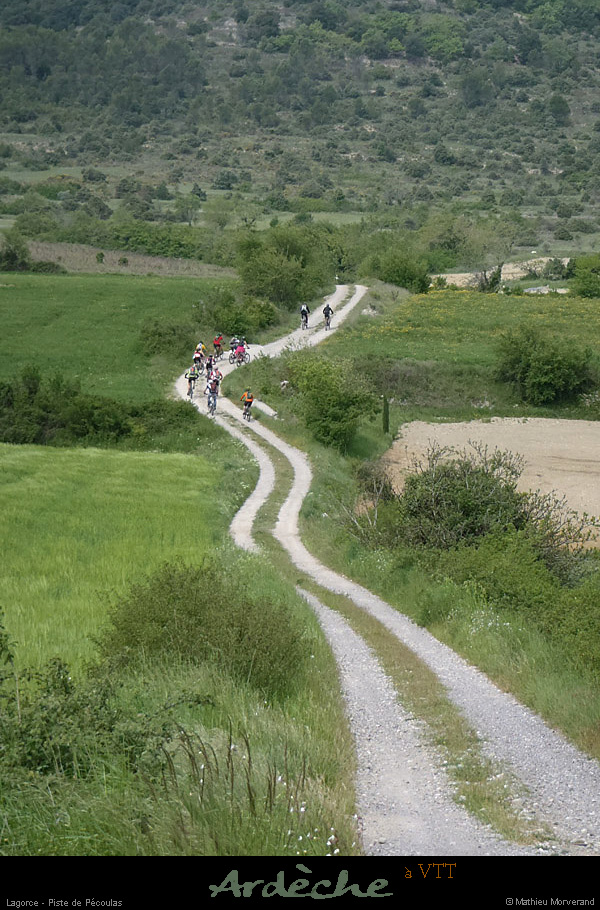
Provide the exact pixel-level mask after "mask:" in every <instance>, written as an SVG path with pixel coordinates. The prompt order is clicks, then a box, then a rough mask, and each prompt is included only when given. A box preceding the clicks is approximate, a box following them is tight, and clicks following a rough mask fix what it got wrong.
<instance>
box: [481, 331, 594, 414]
mask: <svg viewBox="0 0 600 910" xmlns="http://www.w3.org/2000/svg"><path fill="white" fill-rule="evenodd" d="M590 364H591V351H590V350H587V349H586V350H581V349H579V348H578V347H576V346H575V345H573V344H572V342H570V341H564V340H560V339H556V338H545V337H542V336H541V335H539V334H538V333H537V332H536V331H535V330H533V329H531V328H528V327H524V326H521V327H520V328H519V329H517V330H516V331H513V330H511V331H509V332H507V333H505V334H504V335H503V336H502V339H501V341H500V345H499V363H498V367H497V371H496V372H497V377H498V379H500V380H501V381H504V382H510V383H514V385H515V386H516V387H517V389H518V391H519V394H520V395H521V398H522V399H523V401H526V402H527V403H529V404H533V405H536V406H542V405H547V404H553V403H554V402H559V401H565V400H568V399H572V398H573V397H575V396H576V395H577V394H578V393H580V392H582V391H584V390H585V389H586V388H588V387H589V386H590V385H591V384H592V380H593V376H592V371H591V365H590Z"/></svg>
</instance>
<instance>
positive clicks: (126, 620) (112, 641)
mask: <svg viewBox="0 0 600 910" xmlns="http://www.w3.org/2000/svg"><path fill="white" fill-rule="evenodd" d="M101 650H102V653H103V654H104V655H105V656H106V657H109V656H129V657H130V658H135V657H142V656H143V657H144V658H145V659H152V658H160V657H165V656H167V657H173V656H177V657H178V658H182V659H184V660H187V661H191V662H192V663H194V662H198V663H202V662H205V661H209V662H213V663H215V664H216V665H218V666H219V667H221V668H222V669H224V670H226V671H227V672H229V673H230V674H231V675H232V676H233V677H235V678H237V679H238V680H241V681H244V682H248V683H250V684H251V685H253V686H255V687H256V688H257V689H259V690H261V691H264V692H265V693H266V694H267V695H268V696H269V697H271V698H280V697H282V696H285V695H286V694H287V693H289V692H290V691H291V690H292V689H293V688H294V686H295V685H296V683H297V682H298V680H299V678H300V677H301V675H302V673H303V671H304V668H305V665H306V660H307V658H308V645H307V643H306V642H305V641H304V639H303V633H302V628H301V627H300V625H299V623H298V622H297V621H295V619H294V616H293V611H292V610H291V609H290V606H289V604H286V603H282V601H281V598H280V597H277V596H270V595H268V594H264V593H263V594H259V593H257V592H256V591H255V590H254V586H251V585H250V584H249V583H248V582H247V581H246V580H245V577H244V571H243V567H242V566H241V565H240V564H237V565H236V564H235V563H234V561H232V560H230V561H229V562H226V561H225V560H224V559H223V560H222V559H220V558H219V557H218V556H205V557H204V558H203V559H202V561H201V563H200V564H199V565H198V566H184V565H182V564H166V565H164V566H163V567H162V569H160V570H159V571H158V572H157V573H156V574H155V575H153V576H152V577H150V578H148V579H147V580H146V581H145V582H142V583H140V584H138V585H136V586H134V587H133V588H132V589H131V591H130V592H129V594H128V595H127V596H126V597H125V598H123V599H122V600H121V601H119V602H118V603H117V604H116V605H114V606H113V608H112V610H111V614H110V626H109V628H108V629H107V630H106V632H105V634H104V636H103V638H102V641H101Z"/></svg>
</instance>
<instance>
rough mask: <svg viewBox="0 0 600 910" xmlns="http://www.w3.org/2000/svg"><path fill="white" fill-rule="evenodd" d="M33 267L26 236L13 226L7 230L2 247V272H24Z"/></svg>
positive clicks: (0, 250)
mask: <svg viewBox="0 0 600 910" xmlns="http://www.w3.org/2000/svg"><path fill="white" fill-rule="evenodd" d="M30 268H31V256H30V254H29V248H28V246H27V243H26V241H25V238H24V237H23V236H22V235H21V234H20V233H19V231H17V230H15V228H12V229H11V230H10V231H6V232H5V234H4V237H3V238H2V246H1V247H0V272H22V271H27V270H28V269H30Z"/></svg>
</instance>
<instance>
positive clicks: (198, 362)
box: [192, 348, 203, 372]
mask: <svg viewBox="0 0 600 910" xmlns="http://www.w3.org/2000/svg"><path fill="white" fill-rule="evenodd" d="M192 359H193V361H194V364H195V366H197V367H198V372H200V370H201V368H202V359H203V354H202V351H199V350H198V348H196V350H195V351H194V356H193V358H192Z"/></svg>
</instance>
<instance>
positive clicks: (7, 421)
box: [0, 367, 212, 449]
mask: <svg viewBox="0 0 600 910" xmlns="http://www.w3.org/2000/svg"><path fill="white" fill-rule="evenodd" d="M192 425H193V437H191V433H190V430H191V427H192ZM210 427H211V425H210V424H208V426H205V425H204V424H202V426H201V427H200V426H199V424H198V420H197V414H195V412H194V411H193V409H190V408H189V407H187V406H186V404H185V402H182V401H166V400H163V399H160V400H159V401H155V402H152V401H150V402H146V403H145V404H144V405H143V406H137V405H127V404H124V403H122V402H118V401H113V400H112V399H110V398H97V397H95V396H92V395H86V394H84V393H83V392H82V391H81V389H80V387H79V384H78V383H77V382H73V381H72V380H66V379H64V378H63V377H62V376H60V375H56V376H54V377H51V378H50V377H49V378H46V377H44V378H43V379H42V377H41V375H40V373H39V372H38V371H37V370H36V369H35V368H33V367H30V368H28V369H26V370H24V371H23V373H22V374H21V377H20V378H19V379H17V380H14V381H13V382H0V441H1V442H8V443H13V444H36V445H53V446H66V445H67V446H68V445H84V446H89V445H94V446H113V445H126V446H127V447H129V446H130V444H134V445H135V448H137V449H140V448H142V449H143V448H148V447H154V446H156V444H157V441H158V438H159V437H161V436H162V437H164V436H166V435H167V434H173V433H175V432H177V433H179V434H181V433H183V434H184V435H185V437H186V439H190V438H196V437H197V436H198V433H199V432H202V433H203V434H204V435H206V434H207V433H212V429H210ZM185 448H186V444H185V443H184V449H185Z"/></svg>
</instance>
